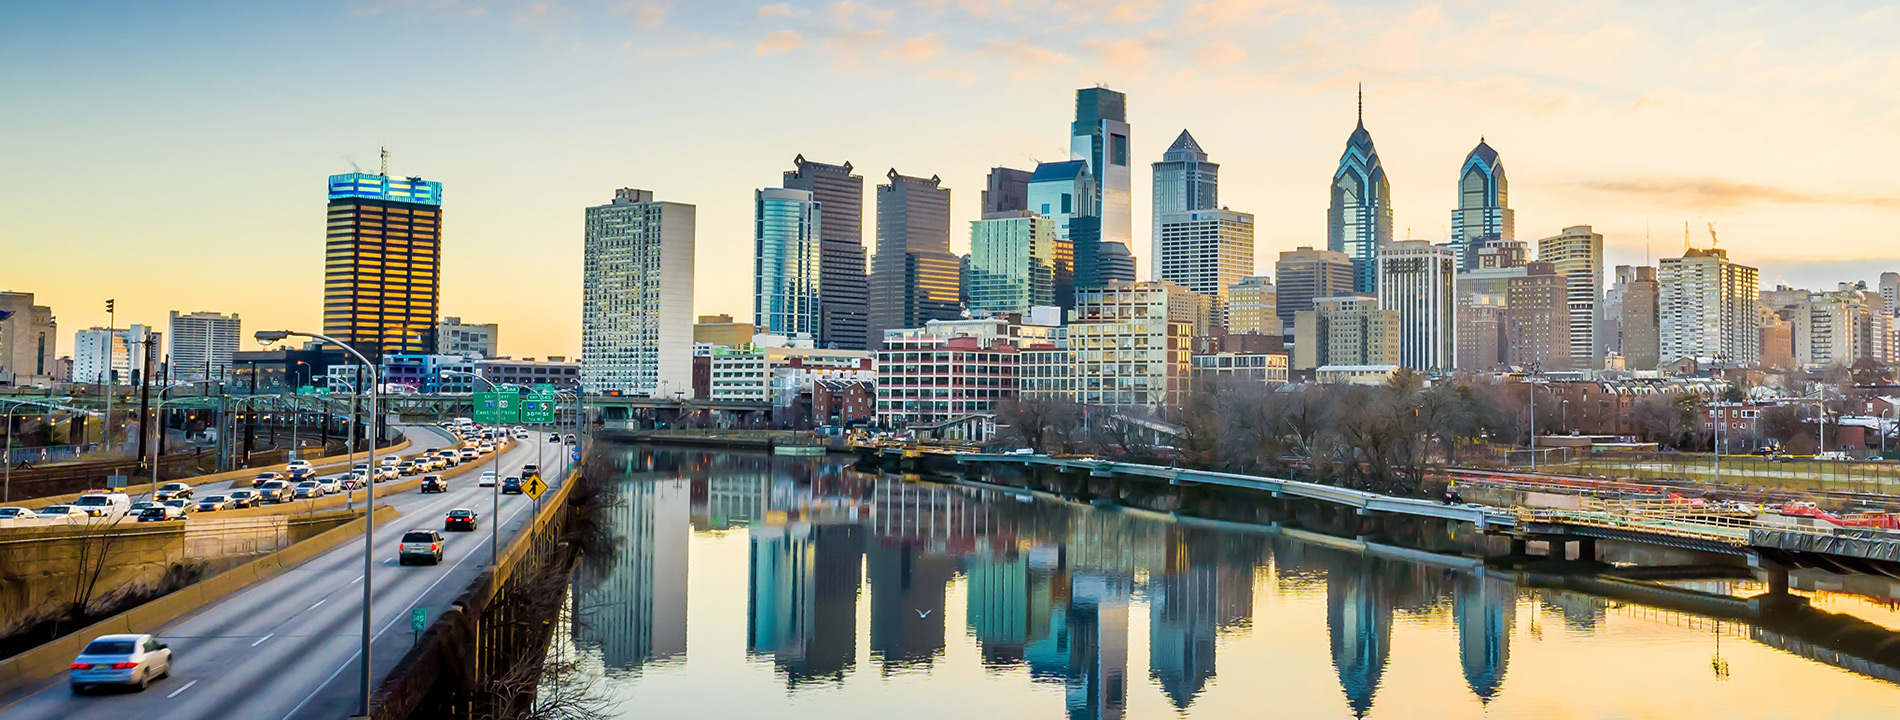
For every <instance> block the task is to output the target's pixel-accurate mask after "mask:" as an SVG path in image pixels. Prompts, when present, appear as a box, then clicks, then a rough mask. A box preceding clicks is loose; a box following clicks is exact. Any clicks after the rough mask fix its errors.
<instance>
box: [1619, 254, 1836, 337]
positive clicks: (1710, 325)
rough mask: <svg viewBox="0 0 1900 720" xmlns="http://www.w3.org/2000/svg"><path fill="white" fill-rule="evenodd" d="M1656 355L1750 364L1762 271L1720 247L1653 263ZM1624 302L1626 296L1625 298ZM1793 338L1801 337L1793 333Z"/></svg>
mask: <svg viewBox="0 0 1900 720" xmlns="http://www.w3.org/2000/svg"><path fill="white" fill-rule="evenodd" d="M1656 280H1657V283H1658V286H1659V291H1658V295H1657V298H1658V299H1657V316H1658V318H1659V321H1658V323H1657V326H1658V330H1657V333H1658V343H1657V345H1658V348H1659V350H1658V353H1659V355H1658V357H1659V358H1660V359H1661V362H1662V363H1666V364H1667V363H1675V362H1677V361H1679V360H1682V359H1685V358H1700V359H1703V360H1705V361H1712V362H1714V363H1716V364H1719V365H1724V366H1746V365H1753V364H1755V363H1756V362H1757V361H1758V360H1759V359H1760V356H1759V353H1760V352H1761V317H1760V311H1759V310H1758V309H1757V308H1756V303H1757V302H1759V300H1760V298H1759V297H1758V296H1757V288H1758V287H1759V286H1760V282H1761V280H1760V274H1759V272H1758V271H1757V270H1756V269H1755V268H1752V267H1749V266H1747V265H1740V264H1736V263H1734V262H1730V261H1729V259H1728V251H1727V250H1723V249H1721V248H1709V249H1707V250H1701V249H1697V248H1690V249H1688V250H1684V251H1683V253H1682V257H1679V258H1662V260H1661V261H1660V263H1659V265H1658V267H1657V268H1656ZM1625 302H1628V301H1627V300H1625ZM1796 342H1797V343H1798V342H1799V340H1798V339H1797V341H1796Z"/></svg>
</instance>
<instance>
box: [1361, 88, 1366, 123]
mask: <svg viewBox="0 0 1900 720" xmlns="http://www.w3.org/2000/svg"><path fill="white" fill-rule="evenodd" d="M1365 126H1366V84H1365V83H1359V127H1365Z"/></svg>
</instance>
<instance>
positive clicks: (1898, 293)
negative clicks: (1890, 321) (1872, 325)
mask: <svg viewBox="0 0 1900 720" xmlns="http://www.w3.org/2000/svg"><path fill="white" fill-rule="evenodd" d="M1880 300H1881V309H1882V310H1883V311H1884V312H1886V313H1887V314H1888V315H1892V314H1894V313H1896V312H1900V273H1896V272H1884V273H1881V274H1880Z"/></svg>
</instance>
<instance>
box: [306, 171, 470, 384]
mask: <svg viewBox="0 0 1900 720" xmlns="http://www.w3.org/2000/svg"><path fill="white" fill-rule="evenodd" d="M326 222H327V223H328V230H327V232H326V240H325V243H326V244H325V252H324V265H323V333H324V334H325V335H329V336H330V337H333V338H336V339H337V340H340V341H342V342H345V343H348V344H349V345H350V346H352V347H354V348H356V349H357V351H359V352H361V353H363V354H364V355H367V356H369V357H370V358H371V359H372V360H374V359H376V358H377V357H379V356H381V355H382V354H383V353H385V352H395V353H428V352H433V351H434V350H435V331H436V317H437V314H438V313H439V312H440V310H441V281H442V183H438V182H428V181H425V180H423V179H422V178H415V177H411V178H392V177H389V176H387V175H376V174H370V173H344V174H342V175H331V176H330V204H329V208H328V211H327V213H326Z"/></svg>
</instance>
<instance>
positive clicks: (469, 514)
mask: <svg viewBox="0 0 1900 720" xmlns="http://www.w3.org/2000/svg"><path fill="white" fill-rule="evenodd" d="M480 525H481V517H480V516H479V515H476V514H475V511H474V510H470V509H468V508H456V509H454V510H450V511H449V515H448V517H446V518H443V520H442V529H443V530H445V531H447V530H466V531H470V532H473V531H474V530H476V529H477V528H478V527H480Z"/></svg>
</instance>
